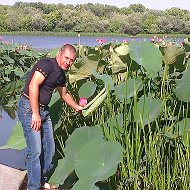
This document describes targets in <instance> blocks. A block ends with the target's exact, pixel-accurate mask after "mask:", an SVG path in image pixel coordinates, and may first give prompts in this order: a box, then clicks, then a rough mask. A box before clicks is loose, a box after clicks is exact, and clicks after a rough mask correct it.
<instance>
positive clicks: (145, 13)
mask: <svg viewBox="0 0 190 190" xmlns="http://www.w3.org/2000/svg"><path fill="white" fill-rule="evenodd" d="M189 29H190V11H188V10H182V9H180V8H176V7H173V8H171V9H166V10H165V11H163V10H154V9H148V8H146V7H145V6H143V5H142V4H131V5H130V6H129V7H123V8H118V7H116V6H111V5H103V4H99V3H96V4H92V3H87V4H78V5H76V6H74V5H71V4H69V5H63V4H43V3H41V2H36V3H33V2H31V3H24V2H16V3H15V4H14V5H12V6H10V5H0V31H2V32H13V31H52V32H76V31H82V32H85V33H120V34H129V35H137V34H186V35H188V34H190V30H189Z"/></svg>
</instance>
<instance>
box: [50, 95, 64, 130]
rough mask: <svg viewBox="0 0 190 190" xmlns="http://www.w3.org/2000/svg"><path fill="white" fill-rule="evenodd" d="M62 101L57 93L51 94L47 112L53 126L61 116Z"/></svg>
mask: <svg viewBox="0 0 190 190" xmlns="http://www.w3.org/2000/svg"><path fill="white" fill-rule="evenodd" d="M62 104H63V103H62V100H61V98H60V95H59V93H58V92H56V93H53V95H52V98H51V101H50V103H49V107H50V109H49V111H50V115H51V120H52V125H53V127H55V125H56V124H57V123H58V122H59V120H60V118H61V114H62ZM54 129H55V128H54Z"/></svg>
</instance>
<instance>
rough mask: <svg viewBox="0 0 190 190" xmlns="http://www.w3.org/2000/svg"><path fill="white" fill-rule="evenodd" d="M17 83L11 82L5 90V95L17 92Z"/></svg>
mask: <svg viewBox="0 0 190 190" xmlns="http://www.w3.org/2000/svg"><path fill="white" fill-rule="evenodd" d="M15 87H16V81H11V82H10V83H9V84H7V86H5V87H4V88H3V93H4V94H6V95H8V94H12V93H14V92H15Z"/></svg>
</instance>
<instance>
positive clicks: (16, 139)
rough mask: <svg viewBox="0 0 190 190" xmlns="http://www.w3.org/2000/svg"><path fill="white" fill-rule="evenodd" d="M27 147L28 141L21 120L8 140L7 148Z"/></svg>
mask: <svg viewBox="0 0 190 190" xmlns="http://www.w3.org/2000/svg"><path fill="white" fill-rule="evenodd" d="M25 147H26V141H25V138H24V134H23V129H22V125H21V123H20V122H17V123H16V125H15V126H14V127H13V131H12V134H11V137H10V138H9V140H8V142H7V148H11V149H17V150H22V149H23V148H25Z"/></svg>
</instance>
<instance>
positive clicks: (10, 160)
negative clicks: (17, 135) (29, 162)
mask: <svg viewBox="0 0 190 190" xmlns="http://www.w3.org/2000/svg"><path fill="white" fill-rule="evenodd" d="M0 115H1V119H0V147H1V146H4V145H6V143H7V141H8V139H9V137H10V135H11V133H12V129H13V126H14V125H15V123H16V121H17V120H18V118H16V119H15V120H13V119H11V118H10V116H9V115H8V114H7V113H6V112H4V111H2V112H1V114H0ZM25 160H26V150H25V149H24V150H22V151H17V150H11V149H5V150H0V163H1V164H4V165H7V166H11V167H13V168H18V169H25V168H26V166H25Z"/></svg>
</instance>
